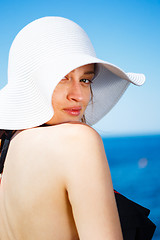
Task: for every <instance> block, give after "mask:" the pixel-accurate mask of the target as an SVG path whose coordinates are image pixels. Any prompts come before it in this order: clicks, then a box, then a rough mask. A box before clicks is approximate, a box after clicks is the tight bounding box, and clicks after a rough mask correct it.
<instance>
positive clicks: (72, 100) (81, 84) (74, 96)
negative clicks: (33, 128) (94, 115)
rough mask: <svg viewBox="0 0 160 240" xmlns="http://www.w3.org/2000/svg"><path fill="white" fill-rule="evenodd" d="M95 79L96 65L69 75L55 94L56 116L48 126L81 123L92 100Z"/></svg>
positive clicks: (77, 69) (54, 107) (90, 65)
mask: <svg viewBox="0 0 160 240" xmlns="http://www.w3.org/2000/svg"><path fill="white" fill-rule="evenodd" d="M93 77H94V64H88V65H84V66H81V67H79V68H76V69H74V70H73V71H71V72H70V73H69V74H67V75H66V76H65V77H64V78H63V79H62V80H61V81H60V82H59V84H58V85H57V86H56V88H55V90H54V92H53V95H52V106H53V109H54V116H53V117H52V118H51V119H50V120H49V121H48V122H47V123H46V124H48V125H54V124H59V123H64V122H72V121H81V119H82V117H83V114H84V113H85V109H86V107H87V105H88V103H89V101H90V99H91V83H92V80H93Z"/></svg>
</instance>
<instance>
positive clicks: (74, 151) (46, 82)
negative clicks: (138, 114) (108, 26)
mask: <svg viewBox="0 0 160 240" xmlns="http://www.w3.org/2000/svg"><path fill="white" fill-rule="evenodd" d="M144 80H145V79H144V75H142V74H133V73H128V74H127V73H125V72H123V71H122V70H121V69H119V68H118V67H116V66H114V65H112V64H110V63H107V62H105V61H102V60H100V59H98V58H96V55H95V52H94V49H93V46H92V44H91V42H90V40H89V38H88V36H87V35H86V33H85V32H84V31H83V29H81V28H80V27H79V26H78V25H77V24H75V23H74V22H72V21H70V20H68V19H65V18H60V17H44V18H41V19H38V20H36V21H34V22H32V23H30V24H28V25H27V26H26V27H25V28H23V29H22V30H21V31H20V32H19V34H18V35H17V36H16V38H15V40H14V41H13V44H12V46H11V49H10V54H9V65H8V85H7V86H6V87H5V88H4V89H2V90H1V93H0V129H1V139H2V141H1V149H2V150H1V161H0V162H1V172H2V171H3V174H2V179H1V185H0V239H2V240H9V239H13V240H14V239H15V240H20V239H23V240H28V239H29V240H31V239H34V240H35V239H38V240H41V239H43V240H44V239H47V240H50V239H56V240H58V239H81V240H83V239H85V240H86V239H92V240H93V239H112V240H113V239H116V240H120V239H122V231H123V237H124V238H125V236H126V235H125V232H124V229H125V226H126V225H125V224H124V223H123V213H122V211H121V210H124V206H123V207H122V208H121V203H123V202H125V203H126V201H127V206H129V209H132V208H133V205H132V204H131V206H130V201H129V200H126V199H124V198H123V196H121V195H119V194H118V193H115V194H116V195H118V197H117V196H116V200H117V205H116V201H115V196H114V191H113V186H112V181H111V176H110V171H109V167H108V163H107V160H106V156H105V151H104V148H103V144H102V140H101V138H100V136H99V135H98V133H97V132H96V131H95V130H94V129H92V128H91V127H90V125H92V124H94V123H96V122H97V121H98V120H100V119H101V118H102V117H103V116H104V115H105V114H106V113H107V112H108V111H109V110H110V109H111V108H112V107H113V106H114V105H115V104H116V103H117V101H118V100H119V98H120V97H121V95H122V94H123V93H124V91H125V90H126V88H127V87H128V85H129V83H130V82H131V83H133V84H136V85H141V84H143V82H144ZM4 162H5V163H4ZM121 197H122V199H120V198H121ZM128 202H129V203H128ZM117 206H118V211H119V215H120V220H121V225H122V224H123V225H122V231H121V226H120V221H119V215H118V211H117ZM137 206H138V205H137ZM137 206H135V207H134V211H135V209H137ZM140 211H142V208H141V207H140ZM137 212H138V210H137ZM121 213H122V215H121ZM139 215H140V216H144V214H143V213H142V214H139ZM138 219H139V218H138ZM141 222H142V221H141ZM144 222H145V226H147V228H148V226H150V225H151V226H152V223H150V222H149V219H148V218H147V217H146V218H145V221H144ZM148 222H149V224H148ZM136 224H137V220H136ZM138 227H139V225H138ZM129 228H130V227H129ZM133 229H134V230H135V229H136V228H135V226H134V228H133ZM139 232H141V231H139ZM153 232H154V227H153V229H152V227H151V233H150V237H151V235H152V234H153ZM127 233H130V230H129V229H127ZM145 233H146V231H145ZM129 235H130V236H129ZM129 235H128V236H127V238H126V239H136V236H138V233H137V231H136V232H135V233H133V231H132V234H129ZM141 236H142V235H141ZM147 236H149V235H148V234H147ZM137 239H138V238H137ZM141 239H150V238H141Z"/></svg>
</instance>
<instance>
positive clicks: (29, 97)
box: [0, 53, 145, 130]
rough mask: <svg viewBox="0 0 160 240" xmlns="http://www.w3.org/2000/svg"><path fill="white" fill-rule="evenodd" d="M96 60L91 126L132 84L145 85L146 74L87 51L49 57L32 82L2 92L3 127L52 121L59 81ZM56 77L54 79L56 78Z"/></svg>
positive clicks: (0, 116) (0, 123) (88, 112)
mask: <svg viewBox="0 0 160 240" xmlns="http://www.w3.org/2000/svg"><path fill="white" fill-rule="evenodd" d="M91 63H96V76H95V78H94V81H93V84H92V91H93V100H92V101H91V102H90V103H89V105H88V106H87V109H86V111H85V117H86V122H87V124H89V125H93V124H95V123H97V122H98V121H99V120H100V119H101V118H102V117H104V116H105V115H106V114H107V113H108V112H109V111H110V110H111V109H112V108H113V106H114V105H115V104H116V103H117V102H118V100H119V99H120V97H121V96H122V95H123V93H124V92H125V90H126V89H127V87H128V86H129V84H130V83H133V84H135V85H142V84H143V83H144V81H145V76H144V75H143V74H135V73H125V72H124V71H123V70H121V69H120V68H118V67H117V66H115V65H113V64H111V63H109V62H106V61H103V60H100V59H98V58H96V57H93V56H90V55H86V54H78V53H75V54H70V55H69V54H68V55H64V56H60V57H59V58H58V57H57V58H56V61H55V60H53V59H48V62H46V63H45V64H44V65H43V66H40V67H39V68H38V69H36V70H35V71H34V73H33V74H32V76H31V77H30V79H29V80H28V81H22V82H18V83H17V84H16V82H10V83H9V84H7V85H6V86H5V87H4V88H3V89H2V90H1V92H0V129H11V130H12V129H14V130H20V129H27V128H32V127H36V126H40V125H42V124H44V123H46V122H47V121H49V120H50V119H51V118H52V116H53V114H54V110H53V107H52V103H51V99H52V94H53V91H54V89H55V87H56V86H57V84H58V83H59V81H60V80H61V79H62V78H63V77H64V76H65V75H66V74H68V73H69V72H70V71H72V70H73V69H75V68H77V67H80V66H83V65H86V64H91ZM53 76H54V81H53Z"/></svg>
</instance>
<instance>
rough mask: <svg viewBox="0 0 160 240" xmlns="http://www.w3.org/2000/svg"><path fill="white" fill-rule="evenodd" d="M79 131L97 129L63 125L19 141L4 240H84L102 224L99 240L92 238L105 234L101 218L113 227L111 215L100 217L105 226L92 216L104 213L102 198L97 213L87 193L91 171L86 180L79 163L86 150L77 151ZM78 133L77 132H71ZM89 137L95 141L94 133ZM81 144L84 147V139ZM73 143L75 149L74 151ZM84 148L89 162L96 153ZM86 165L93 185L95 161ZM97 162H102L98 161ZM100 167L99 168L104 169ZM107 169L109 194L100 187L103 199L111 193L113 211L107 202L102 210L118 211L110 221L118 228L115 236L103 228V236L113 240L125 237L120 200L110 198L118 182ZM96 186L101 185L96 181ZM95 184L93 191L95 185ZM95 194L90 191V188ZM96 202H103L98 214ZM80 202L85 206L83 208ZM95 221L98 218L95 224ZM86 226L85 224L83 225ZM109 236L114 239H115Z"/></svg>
mask: <svg viewBox="0 0 160 240" xmlns="http://www.w3.org/2000/svg"><path fill="white" fill-rule="evenodd" d="M71 128H72V131H71ZM78 128H82V132H83V131H86V129H87V131H89V133H90V134H91V135H92V131H93V130H92V129H89V127H85V126H81V125H80V124H77V125H74V124H62V125H57V126H52V127H42V128H34V129H29V130H24V131H22V132H19V133H18V134H17V135H16V136H14V137H13V139H12V140H11V143H10V146H9V150H8V154H7V158H6V161H5V168H4V171H3V177H2V182H1V185H0V239H1V240H22V239H23V240H32V239H33V240H35V239H37V240H41V239H42V240H44V239H45V240H53V239H55V240H63V239H64V240H72V239H74V240H76V239H79V237H80V239H91V238H90V236H91V234H92V233H90V232H91V230H90V228H93V226H94V225H95V224H97V228H98V229H97V230H96V229H95V233H94V230H93V229H92V231H93V236H94V235H95V238H94V237H92V239H97V237H96V231H101V229H100V227H99V226H101V225H103V224H101V219H102V221H103V222H104V223H105V224H106V228H107V226H108V229H110V225H109V224H110V223H108V222H107V220H106V219H107V216H104V217H101V216H100V222H99V220H98V219H95V215H94V214H93V213H92V210H93V209H94V208H95V214H99V198H98V196H97V199H95V200H94V199H93V207H92V208H93V209H92V208H91V209H89V205H90V196H87V194H86V190H85V187H84V182H83V179H84V181H85V183H86V186H87V185H88V184H89V183H87V178H86V176H85V173H84V176H83V178H82V176H79V174H82V172H83V170H82V169H81V168H83V167H85V166H84V164H85V162H83V161H79V157H80V156H79V155H80V154H79V152H78V151H79V149H81V148H79V147H78V149H76V147H74V146H76V145H75V144H76V141H77V140H76V139H77V132H79V129H78ZM73 130H74V132H75V133H74V134H71V132H73ZM79 135H81V134H79ZM82 135H83V134H82ZM87 135H88V133H87ZM79 137H80V136H79ZM79 137H78V138H79ZM88 138H90V137H89V135H88ZM98 141H99V140H98ZM78 143H81V141H80V139H79V140H78ZM91 144H92V143H91ZM70 145H71V148H69V149H68V146H70ZM79 145H80V144H79ZM85 145H86V144H85ZM82 147H83V144H82ZM81 150H82V157H81V158H82V159H84V158H86V157H87V159H88V158H89V155H90V153H91V150H90V149H89V151H88V153H87V154H88V155H85V154H83V148H82V149H81ZM96 151H99V150H96ZM85 152H86V151H85ZM95 154H99V153H98V152H97V153H95ZM103 154H104V153H103ZM83 155H84V156H83ZM87 159H85V161H86V160H87ZM86 162H87V161H86ZM106 162H107V161H106ZM86 164H88V166H89V165H90V169H91V176H90V173H89V169H88V170H87V171H88V180H89V181H90V178H92V175H94V170H93V171H92V166H91V161H90V162H89V163H86ZM94 164H97V163H96V162H94V159H93V165H94ZM97 167H98V168H99V166H98V165H97ZM105 167H106V169H107V171H105V172H106V174H107V175H106V176H105V173H103V172H102V169H100V172H101V173H100V174H101V176H100V180H99V181H101V183H103V182H105V181H106V179H107V178H108V179H109V181H108V182H107V183H105V184H104V188H106V190H104V189H99V190H98V191H99V195H100V196H101V194H105V197H104V201H105V202H106V206H107V202H108V204H109V208H110V209H108V207H105V206H103V200H102V203H101V204H102V209H101V210H100V211H102V212H104V214H105V215H108V216H110V215H111V214H110V213H113V217H112V216H110V217H109V222H115V226H116V227H114V226H113V227H111V232H110V230H106V232H105V230H104V231H103V229H102V234H104V236H106V234H108V238H107V239H122V238H121V231H120V224H119V220H118V213H117V210H116V205H115V201H114V197H113V195H112V194H109V196H107V192H109V193H111V188H112V183H111V180H110V176H108V172H109V170H108V166H105ZM85 169H86V168H85ZM84 172H85V171H84ZM98 174H99V173H98ZM93 177H94V176H93ZM85 178H86V179H85ZM75 179H76V180H75ZM80 179H81V180H82V181H81V180H80ZM98 179H99V178H98ZM93 181H94V180H93ZM93 185H94V186H95V183H94V182H93ZM89 186H90V187H91V189H92V187H93V186H92V184H90V185H89ZM99 187H100V186H99ZM100 188H101V187H100ZM95 189H96V186H95ZM97 189H98V188H97ZM101 191H102V193H101ZM89 192H90V189H88V193H89ZM89 194H90V193H89ZM91 194H93V195H94V194H95V190H94V191H93V190H91ZM91 194H90V195H91ZM91 197H92V196H91ZM83 201H84V202H83ZM96 202H97V204H98V207H97V210H96V206H95V203H96ZM80 203H81V205H82V206H81V207H80V208H79V205H80ZM71 206H72V207H71ZM87 209H88V213H87ZM111 210H112V211H111ZM83 211H84V213H83ZM96 211H97V212H96ZM110 211H111V212H110ZM85 212H86V213H85ZM81 213H82V214H81ZM85 214H86V216H87V217H86V216H85ZM101 214H102V213H101ZM73 216H74V217H73ZM87 218H88V219H87ZM90 218H93V219H92V220H90ZM85 220H86V224H87V222H88V226H86V224H85ZM75 222H76V224H75ZM83 223H84V224H85V226H83ZM105 224H104V225H105ZM89 225H90V226H89ZM76 226H77V227H76ZM85 228H86V229H85ZM87 228H88V230H87ZM102 228H103V226H102ZM112 228H113V229H112ZM115 229H116V231H115V238H113V237H112V236H113V233H112V231H114V230H115ZM117 229H118V230H117ZM77 230H78V232H77ZM86 230H87V231H88V233H89V234H88V236H87V234H86V236H85V234H84V233H85V232H87V231H86ZM107 231H108V232H107ZM103 232H104V233H103ZM109 232H110V233H111V235H110V236H111V237H112V238H110V237H109ZM78 236H79V237H78ZM116 236H119V237H118V238H117V237H116ZM101 239H104V238H103V237H102V238H101Z"/></svg>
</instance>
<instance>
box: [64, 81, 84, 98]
mask: <svg viewBox="0 0 160 240" xmlns="http://www.w3.org/2000/svg"><path fill="white" fill-rule="evenodd" d="M67 98H68V99H69V100H72V101H75V102H81V101H82V100H83V93H82V89H81V85H80V83H79V82H76V81H72V84H71V85H70V87H69V90H68V95H67Z"/></svg>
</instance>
